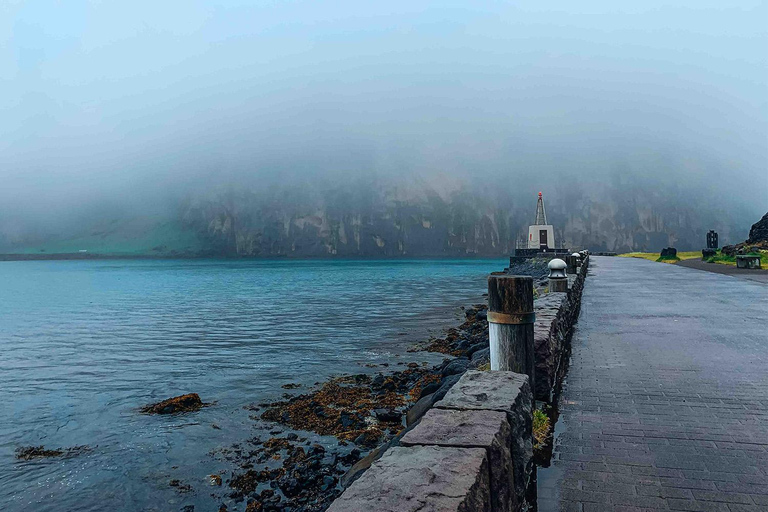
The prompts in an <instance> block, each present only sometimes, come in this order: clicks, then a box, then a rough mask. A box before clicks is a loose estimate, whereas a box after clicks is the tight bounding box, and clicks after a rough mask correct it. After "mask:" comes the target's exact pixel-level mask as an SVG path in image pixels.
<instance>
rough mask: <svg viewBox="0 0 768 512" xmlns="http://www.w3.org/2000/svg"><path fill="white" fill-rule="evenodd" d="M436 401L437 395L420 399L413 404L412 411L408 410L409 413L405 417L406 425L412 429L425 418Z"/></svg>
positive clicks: (433, 394)
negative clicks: (412, 426)
mask: <svg viewBox="0 0 768 512" xmlns="http://www.w3.org/2000/svg"><path fill="white" fill-rule="evenodd" d="M436 401H437V399H436V398H435V393H432V394H429V395H426V396H423V397H421V398H419V401H418V402H416V403H415V404H413V405H412V406H411V408H410V409H408V412H407V413H406V415H405V425H406V426H408V427H410V426H411V425H413V424H414V423H416V422H417V421H419V419H420V418H421V417H422V416H424V414H425V413H426V412H427V411H428V410H429V408H430V407H432V406H433V405H434V403H435V402H436Z"/></svg>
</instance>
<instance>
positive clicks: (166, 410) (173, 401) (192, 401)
mask: <svg viewBox="0 0 768 512" xmlns="http://www.w3.org/2000/svg"><path fill="white" fill-rule="evenodd" d="M203 406H205V404H204V403H203V401H202V400H200V397H199V396H198V394H197V393H188V394H186V395H181V396H175V397H173V398H169V399H167V400H163V401H162V402H158V403H156V404H150V405H145V406H144V407H142V408H141V412H143V413H144V414H174V413H177V412H187V411H196V410H198V409H200V408H201V407H203Z"/></svg>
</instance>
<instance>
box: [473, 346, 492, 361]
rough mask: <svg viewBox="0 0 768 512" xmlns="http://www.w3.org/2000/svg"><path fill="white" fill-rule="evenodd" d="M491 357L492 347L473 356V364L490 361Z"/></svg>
mask: <svg viewBox="0 0 768 512" xmlns="http://www.w3.org/2000/svg"><path fill="white" fill-rule="evenodd" d="M490 357H491V347H486V348H484V349H481V350H478V351H477V352H474V353H473V354H472V362H473V363H474V362H477V361H480V360H483V359H490Z"/></svg>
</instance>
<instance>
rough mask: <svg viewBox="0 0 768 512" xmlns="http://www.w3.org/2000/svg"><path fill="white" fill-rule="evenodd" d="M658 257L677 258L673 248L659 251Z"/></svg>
mask: <svg viewBox="0 0 768 512" xmlns="http://www.w3.org/2000/svg"><path fill="white" fill-rule="evenodd" d="M660 256H661V257H662V258H677V249H675V248H674V247H665V248H664V249H662V250H661V254H660Z"/></svg>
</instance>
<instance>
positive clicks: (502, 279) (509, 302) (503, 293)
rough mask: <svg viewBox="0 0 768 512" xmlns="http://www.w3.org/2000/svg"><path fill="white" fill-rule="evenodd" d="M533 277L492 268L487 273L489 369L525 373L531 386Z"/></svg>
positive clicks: (533, 361)
mask: <svg viewBox="0 0 768 512" xmlns="http://www.w3.org/2000/svg"><path fill="white" fill-rule="evenodd" d="M534 320H535V314H534V312H533V278H532V277H531V276H513V275H510V274H504V273H503V272H494V273H493V274H491V275H490V276H489V277H488V335H489V338H490V345H491V370H507V371H513V372H517V373H524V374H526V375H528V378H529V379H530V383H531V389H534V386H535V380H534V368H535V360H534V353H533V322H534Z"/></svg>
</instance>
